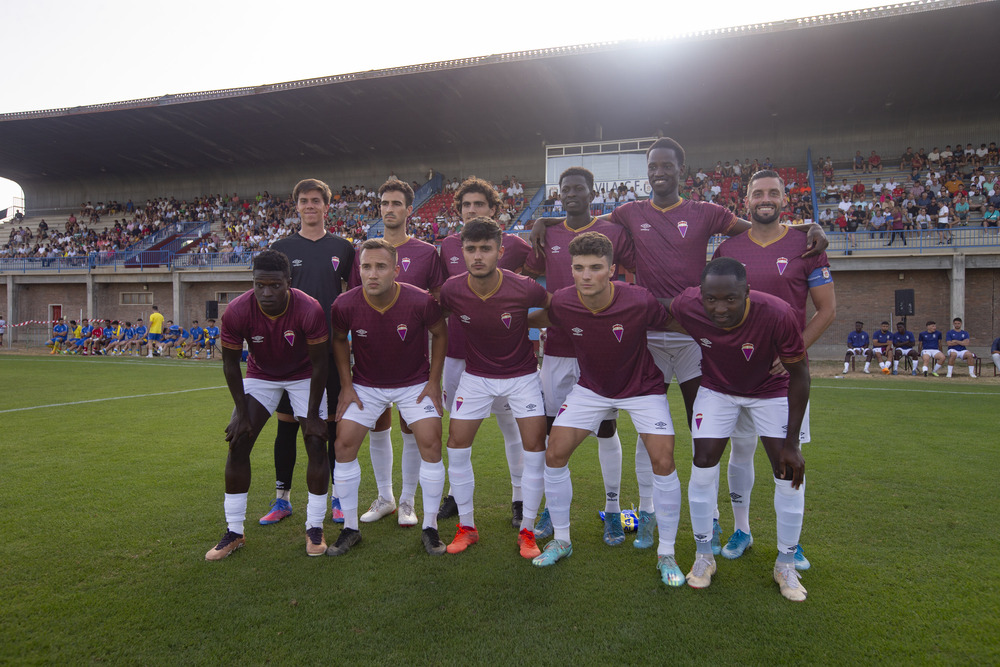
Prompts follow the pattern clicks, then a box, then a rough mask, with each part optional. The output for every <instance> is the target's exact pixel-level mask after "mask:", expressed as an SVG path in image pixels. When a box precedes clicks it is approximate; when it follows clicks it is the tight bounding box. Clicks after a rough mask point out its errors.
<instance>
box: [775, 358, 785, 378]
mask: <svg viewBox="0 0 1000 667" xmlns="http://www.w3.org/2000/svg"><path fill="white" fill-rule="evenodd" d="M771 375H788V371H786V370H785V366H784V364H782V363H781V359H775V360H774V363H773V364H771Z"/></svg>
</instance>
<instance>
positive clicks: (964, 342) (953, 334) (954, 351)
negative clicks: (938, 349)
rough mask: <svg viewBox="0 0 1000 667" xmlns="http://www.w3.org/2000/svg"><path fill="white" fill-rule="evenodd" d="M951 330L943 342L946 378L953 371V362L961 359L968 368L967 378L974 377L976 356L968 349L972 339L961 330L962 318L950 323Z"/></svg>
mask: <svg viewBox="0 0 1000 667" xmlns="http://www.w3.org/2000/svg"><path fill="white" fill-rule="evenodd" d="M951 324H952V328H951V329H950V330H949V331H948V333H947V334H945V337H944V341H945V345H946V346H947V348H948V377H951V374H952V372H954V370H955V360H956V359H961V360H962V361H964V362H965V363H966V364H968V366H969V377H970V378H974V377H976V355H975V353H974V352H973V351H972V350H970V349H969V347H968V346H969V344H970V343H971V342H972V338H971V337H970V336H969V332H968V331H965V330H964V329H963V328H962V318H961V317H956V318H955V319H954V320H952V322H951Z"/></svg>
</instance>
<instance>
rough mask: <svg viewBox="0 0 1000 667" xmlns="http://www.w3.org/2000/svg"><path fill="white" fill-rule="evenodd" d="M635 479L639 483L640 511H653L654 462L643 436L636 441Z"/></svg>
mask: <svg viewBox="0 0 1000 667" xmlns="http://www.w3.org/2000/svg"><path fill="white" fill-rule="evenodd" d="M635 481H636V482H638V483H639V511H640V512H652V511H653V464H652V462H650V460H649V452H647V451H646V443H644V442H643V441H642V436H641V435H640V436H639V439H638V440H636V441H635Z"/></svg>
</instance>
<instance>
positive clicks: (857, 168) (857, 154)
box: [851, 151, 868, 174]
mask: <svg viewBox="0 0 1000 667" xmlns="http://www.w3.org/2000/svg"><path fill="white" fill-rule="evenodd" d="M867 164H868V163H867V162H866V161H865V157H864V156H863V155H862V154H861V151H854V159H853V160H852V161H851V169H852V170H853V171H854V173H855V174H861V173H864V172H865V167H866V165H867Z"/></svg>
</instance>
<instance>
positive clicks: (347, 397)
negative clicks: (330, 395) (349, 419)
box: [333, 386, 365, 422]
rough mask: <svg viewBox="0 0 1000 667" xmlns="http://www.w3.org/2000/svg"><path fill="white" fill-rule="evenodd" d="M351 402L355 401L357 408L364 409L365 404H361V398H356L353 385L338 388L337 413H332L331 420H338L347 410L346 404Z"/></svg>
mask: <svg viewBox="0 0 1000 667" xmlns="http://www.w3.org/2000/svg"><path fill="white" fill-rule="evenodd" d="M351 403H355V404H357V406H358V410H364V409H365V406H363V405H361V399H360V398H358V392H356V391H354V387H353V386H350V387H344V388H343V389H341V390H340V398H338V399H337V414H336V415H334V417H333V421H337V422H339V421H340V420H341V418H342V417H343V416H344V413H345V412H347V406H349V405H350V404H351Z"/></svg>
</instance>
